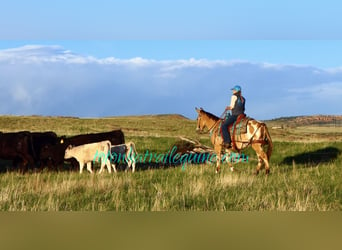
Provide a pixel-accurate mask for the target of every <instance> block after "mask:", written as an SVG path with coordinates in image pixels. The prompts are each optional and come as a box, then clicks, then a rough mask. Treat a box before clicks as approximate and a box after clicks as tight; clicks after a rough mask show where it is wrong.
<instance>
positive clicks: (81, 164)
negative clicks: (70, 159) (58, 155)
mask: <svg viewBox="0 0 342 250" xmlns="http://www.w3.org/2000/svg"><path fill="white" fill-rule="evenodd" d="M78 163H79V164H80V174H82V172H83V165H84V164H83V162H80V161H79V162H78Z"/></svg>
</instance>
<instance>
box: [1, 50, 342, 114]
mask: <svg viewBox="0 0 342 250" xmlns="http://www.w3.org/2000/svg"><path fill="white" fill-rule="evenodd" d="M0 75H1V79H0V90H1V98H0V113H10V114H32V113H34V114H44V115H74V116H103V115H106V116H109V115H130V114H151V113H181V114H183V115H186V116H189V117H193V118H194V115H195V112H194V110H193V109H194V107H195V106H202V107H204V108H206V107H208V108H210V110H209V111H211V112H213V113H216V114H218V115H219V114H221V113H222V111H223V109H224V107H225V106H226V105H227V104H228V102H229V98H230V94H231V93H230V88H231V86H233V85H235V84H240V85H242V87H243V93H244V94H245V96H246V98H247V113H249V112H250V114H251V115H253V116H254V115H255V116H256V117H255V118H257V119H265V118H274V117H276V116H283V115H285V114H286V115H289V114H291V112H295V113H296V114H298V113H302V114H309V113H316V111H317V109H315V106H316V105H318V104H320V103H321V98H322V97H323V96H324V100H325V102H326V104H327V105H328V106H331V107H333V108H332V109H330V111H331V112H333V113H338V112H340V109H338V108H336V107H338V105H337V103H338V101H339V99H340V97H341V94H342V93H341V91H342V84H341V83H342V71H341V72H337V71H334V72H332V71H328V70H322V69H319V68H314V67H310V66H303V65H278V64H269V63H265V62H260V63H256V62H248V61H242V60H231V61H224V60H208V59H195V58H190V59H183V60H159V61H158V60H153V59H145V58H140V57H136V58H131V59H120V58H115V57H106V58H96V57H91V56H83V55H78V54H75V53H73V52H72V51H69V50H65V49H64V48H62V47H60V46H39V45H29V46H24V47H20V48H14V49H7V50H1V51H0ZM304 97H305V102H304V101H302V99H301V98H304ZM303 100H304V99H303ZM288 102H290V104H291V105H290V106H291V107H292V108H293V110H292V111H291V110H288V109H286V110H285V107H286V105H288V104H287V103H288ZM123 103H125V105H123ZM127 103H129V105H127ZM104 107H105V108H104Z"/></svg>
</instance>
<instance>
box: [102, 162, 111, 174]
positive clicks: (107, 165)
mask: <svg viewBox="0 0 342 250" xmlns="http://www.w3.org/2000/svg"><path fill="white" fill-rule="evenodd" d="M103 164H105V165H106V167H107V170H108V173H111V172H112V168H111V166H110V163H109V162H108V163H107V162H104V163H103Z"/></svg>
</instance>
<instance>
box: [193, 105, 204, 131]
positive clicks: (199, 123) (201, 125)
mask: <svg viewBox="0 0 342 250" xmlns="http://www.w3.org/2000/svg"><path fill="white" fill-rule="evenodd" d="M195 109H196V112H197V113H198V116H197V127H196V132H198V133H200V132H202V131H203V129H204V127H205V124H204V120H203V117H202V116H203V112H202V111H203V109H202V108H199V109H198V108H195Z"/></svg>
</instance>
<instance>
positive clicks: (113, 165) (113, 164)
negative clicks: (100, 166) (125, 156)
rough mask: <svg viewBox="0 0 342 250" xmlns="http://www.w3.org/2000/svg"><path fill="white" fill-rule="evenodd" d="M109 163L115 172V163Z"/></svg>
mask: <svg viewBox="0 0 342 250" xmlns="http://www.w3.org/2000/svg"><path fill="white" fill-rule="evenodd" d="M111 165H112V168H113V171H114V173H116V167H115V163H112V164H111Z"/></svg>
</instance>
